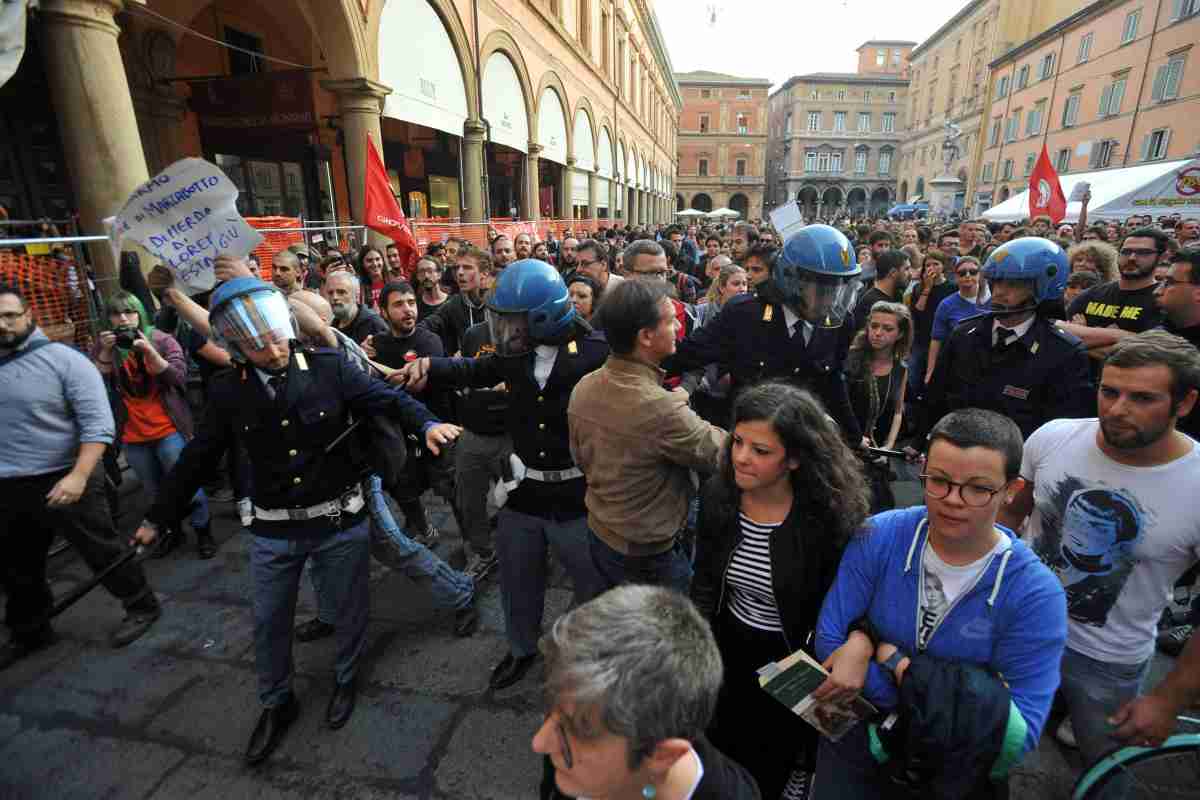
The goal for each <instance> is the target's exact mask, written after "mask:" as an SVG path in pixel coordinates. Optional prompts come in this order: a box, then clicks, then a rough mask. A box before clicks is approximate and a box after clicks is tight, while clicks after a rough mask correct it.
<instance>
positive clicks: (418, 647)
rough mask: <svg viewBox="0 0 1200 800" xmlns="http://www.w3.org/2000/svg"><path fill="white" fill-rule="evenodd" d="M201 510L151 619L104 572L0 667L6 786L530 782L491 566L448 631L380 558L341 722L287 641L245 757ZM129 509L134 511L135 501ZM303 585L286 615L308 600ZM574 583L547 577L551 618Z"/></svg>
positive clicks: (67, 792) (223, 791)
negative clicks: (476, 609)
mask: <svg viewBox="0 0 1200 800" xmlns="http://www.w3.org/2000/svg"><path fill="white" fill-rule="evenodd" d="M902 499H903V494H902ZM213 509H214V532H215V533H216V534H217V539H218V541H219V542H220V544H221V549H220V551H219V553H218V554H217V557H216V558H214V559H213V560H211V561H199V560H197V559H196V558H195V555H194V551H193V550H192V549H191V546H190V545H189V547H188V548H187V549H183V548H181V549H179V550H177V551H175V553H173V554H171V555H170V556H169V557H168V558H166V559H164V560H162V561H153V560H152V561H149V562H147V570H148V573H149V576H150V580H151V582H152V585H153V586H154V588H155V590H156V591H157V592H158V594H159V597H160V598H161V600H162V602H163V611H164V613H163V616H162V619H161V620H159V622H158V623H157V624H156V625H155V627H154V628H153V629H152V630H151V631H150V632H149V633H148V634H146V635H145V636H144V637H142V638H141V639H140V640H138V641H137V642H134V643H133V644H132V645H130V646H129V647H127V648H125V649H123V650H113V649H111V648H110V647H108V645H107V644H106V636H107V633H108V631H109V629H110V628H111V627H112V626H114V625H115V624H116V623H117V622H118V621H119V619H120V616H121V609H120V606H119V604H118V603H117V602H116V601H115V600H114V599H113V598H112V597H111V596H109V595H108V594H107V593H105V592H104V591H103V589H98V590H96V591H95V592H93V593H91V594H90V595H88V596H87V598H86V599H85V600H84V601H82V602H80V603H78V604H76V605H75V606H74V607H73V608H72V609H70V610H69V611H67V612H66V613H65V614H63V615H62V616H61V617H60V618H59V619H58V620H57V623H56V627H57V629H58V631H59V633H60V634H61V636H62V641H61V642H60V643H59V644H57V645H56V646H54V647H52V648H50V649H49V650H47V651H44V652H42V653H39V654H37V655H36V656H34V657H31V658H29V659H26V660H25V661H23V662H20V663H19V664H17V665H15V666H14V667H12V668H10V669H8V670H6V671H5V672H3V673H0V798H5V800H24V799H25V798H54V800H68V798H101V797H103V798H121V799H123V798H154V799H155V800H161V799H162V798H188V800H207V799H208V798H221V800H239V799H240V798H255V800H274V798H343V797H345V798H383V797H387V798H455V799H457V798H497V800H508V799H509V798H513V799H514V800H515V799H517V798H520V799H521V800H525V799H527V798H535V797H536V796H537V785H538V781H539V779H540V774H541V764H540V761H539V758H538V757H537V756H535V755H534V754H533V753H532V752H531V751H530V738H531V737H532V734H533V732H534V730H535V728H536V726H537V724H538V722H539V720H540V696H539V692H538V686H539V682H540V674H539V671H538V669H536V668H535V670H533V672H531V674H530V675H529V676H528V677H527V678H526V679H525V680H524V681H522V682H521V683H519V684H517V685H516V686H513V687H511V688H509V689H507V690H504V691H500V692H494V691H490V690H489V689H488V687H487V677H488V673H489V671H490V669H491V667H492V665H493V664H495V663H496V662H497V661H498V660H499V659H500V658H501V657H502V656H503V654H504V652H505V643H504V638H503V633H504V623H503V614H502V612H501V607H500V597H499V589H498V587H497V585H496V583H495V581H494V580H491V581H489V582H488V583H487V584H485V586H484V588H483V591H482V594H481V597H480V609H481V617H482V619H481V624H480V627H479V630H478V632H477V633H476V634H475V635H474V636H473V637H471V638H469V639H465V640H464V639H456V638H455V637H454V636H453V634H452V632H451V627H452V624H453V615H452V614H451V613H450V612H445V611H439V610H435V609H434V608H433V607H432V605H431V602H430V598H429V594H428V592H427V591H426V590H425V589H424V588H423V587H422V586H420V585H418V584H417V583H414V582H413V581H411V580H409V579H408V578H406V577H404V576H401V575H397V574H395V573H393V572H391V571H390V570H388V569H387V568H385V567H382V566H380V565H378V564H375V563H373V564H372V571H371V603H372V607H371V621H370V628H369V643H368V649H367V652H366V654H365V657H364V659H363V667H362V669H361V670H360V675H359V679H360V683H359V685H360V687H361V688H360V694H361V697H360V701H359V704H358V708H357V710H356V711H355V713H354V716H353V718H352V719H351V721H350V723H349V724H348V725H347V726H346V727H345V728H343V729H341V730H339V731H330V730H326V729H325V728H324V727H323V717H324V709H325V703H326V701H327V699H328V697H329V693H330V691H331V689H332V683H333V673H332V663H333V652H332V648H333V643H332V640H331V639H326V640H323V641H319V642H314V643H310V644H300V643H297V644H296V647H295V656H296V670H297V690H298V695H299V698H300V701H301V705H302V712H301V717H300V719H299V720H298V721H297V723H296V724H295V725H294V727H293V729H292V730H291V731H289V732H288V735H287V737H286V738H285V740H284V742H283V744H282V745H281V746H280V748H279V750H277V751H276V753H275V754H274V755H273V756H272V758H271V760H270V761H269V762H268V763H267V764H265V765H263V766H261V767H258V768H248V767H246V766H244V765H243V763H242V761H241V753H242V750H243V748H244V747H245V743H246V740H247V738H248V736H249V734H250V730H251V728H252V727H253V725H254V722H255V720H256V719H257V716H258V713H259V707H258V703H257V701H256V698H255V682H254V663H253V658H254V653H253V636H252V633H253V631H252V620H251V613H250V581H249V573H248V568H247V564H248V558H247V543H248V537H247V536H246V535H244V534H243V533H240V529H239V528H238V526H237V523H236V521H235V519H234V513H233V508H232V505H231V504H228V503H214V504H213ZM128 511H129V513H128V514H127V515H126V517H125V519H124V522H125V523H126V527H127V528H130V527H132V525H133V523H134V522H135V521H136V519H137V518H138V517H137V516H136V513H135V512H138V511H140V509H138V508H130V509H128ZM431 512H432V516H433V517H434V521H435V524H437V525H438V526H439V527H440V528H441V529H442V531H443V534H442V538H441V542H440V544H439V547H438V550H437V552H438V553H439V554H440V555H442V556H443V557H445V556H447V555H448V554H451V553H454V552H455V551H456V550H460V548H461V543H460V541H459V540H458V538H457V533H456V532H455V530H454V523H453V521H452V518H451V517H450V515H449V514H448V513H447V509H446V508H445V507H444V506H441V505H436V504H431ZM459 555H461V553H460V554H459ZM51 575H52V576H53V587H54V591H55V593H56V594H59V595H61V594H63V593H65V592H67V591H69V590H70V589H71V587H72V586H74V585H76V584H77V583H79V582H80V581H83V580H86V579H87V577H88V571H87V569H86V567H84V566H83V564H82V563H80V562H79V561H78V560H76V559H75V558H74V557H73V555H71V554H70V553H67V554H64V555H62V556H58V557H56V558H55V559H54V561H53V562H52V567H51ZM560 575H561V573H560ZM304 584H305V586H304V591H303V593H302V595H301V600H300V606H299V609H298V611H297V620H298V621H303V620H306V619H309V618H311V617H312V616H313V615H314V602H313V597H312V592H311V585H310V584H309V582H308V581H307V580H305V581H304ZM570 599H571V595H570V591H569V589H568V588H567V587H566V586H565V585H564V583H563V581H562V579H561V577H559V579H557V580H556V581H555V587H554V588H552V589H551V590H550V591H549V593H548V601H547V616H546V619H547V621H549V620H552V619H553V618H554V616H556V615H558V614H560V613H562V612H563V611H564V610H565V609H566V608H567V606H568V604H569V602H570ZM1048 730H1049V729H1048ZM1071 759H1072V755H1071V754H1070V753H1064V751H1063V749H1062V748H1060V747H1059V746H1058V745H1057V744H1056V743H1055V742H1053V741H1052V740H1051V738H1050V737H1049V736H1047V737H1046V739H1045V740H1044V741H1043V744H1042V747H1041V748H1040V750H1039V751H1038V752H1037V753H1035V754H1033V755H1032V756H1031V757H1030V758H1029V759H1027V760H1026V762H1025V764H1024V766H1022V768H1021V770H1020V772H1019V774H1018V775H1017V776H1016V778H1015V781H1014V786H1013V788H1014V793H1013V797H1019V798H1045V799H1046V800H1057V799H1058V798H1066V797H1067V796H1068V793H1069V788H1070V785H1071V781H1072V777H1073V774H1074V771H1075V768H1076V765H1075V764H1074V763H1073V762H1072V760H1071Z"/></svg>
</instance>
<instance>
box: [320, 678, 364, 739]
mask: <svg viewBox="0 0 1200 800" xmlns="http://www.w3.org/2000/svg"><path fill="white" fill-rule="evenodd" d="M357 700H358V686H357V684H356V683H355V681H354V679H353V678H351V679H350V682H349V683H336V684H334V686H333V697H330V698H329V707H328V708H327V709H325V723H326V724H327V725H329V727H330V728H332V729H333V730H335V731H336V730H337V729H338V728H340V727H342V726H343V725H345V724H346V723H347V722H349V721H350V715H351V714H353V713H354V705H355V703H356V702H357Z"/></svg>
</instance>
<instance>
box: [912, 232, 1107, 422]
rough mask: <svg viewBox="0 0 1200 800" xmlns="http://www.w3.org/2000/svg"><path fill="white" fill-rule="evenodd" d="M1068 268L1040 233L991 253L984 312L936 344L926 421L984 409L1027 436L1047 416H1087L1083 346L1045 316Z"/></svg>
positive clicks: (1055, 247) (1089, 394) (1089, 390)
mask: <svg viewBox="0 0 1200 800" xmlns="http://www.w3.org/2000/svg"><path fill="white" fill-rule="evenodd" d="M1068 269H1069V265H1068V262H1067V254H1066V253H1065V252H1063V249H1062V248H1061V247H1059V246H1058V245H1057V244H1055V243H1054V242H1051V241H1049V240H1046V239H1036V238H1033V237H1028V238H1025V239H1017V240H1015V241H1012V242H1009V243H1007V244H1002V245H1000V246H999V247H997V248H996V249H995V250H994V251H992V255H991V257H990V258H989V259H988V261H987V264H985V265H984V267H983V274H984V277H985V278H987V280H988V281H989V282H990V283H991V286H992V304H991V307H990V310H989V311H987V312H986V313H984V314H981V315H979V316H977V317H971V318H969V319H967V320H966V321H964V322H962V323H961V324H960V325H958V327H957V328H955V329H954V330H953V331H952V332H951V333H950V335H949V336H948V337H947V338H946V340H945V342H944V344H943V345H942V347H941V349H940V351H939V354H938V359H937V364H936V366H935V367H934V370H933V379H932V380H931V381H930V382H929V385H928V386H927V387H926V390H925V402H926V404H927V406H926V407H927V414H926V425H927V426H928V427H932V426H933V425H934V424H935V423H936V422H937V421H938V420H940V419H941V418H942V417H943V416H945V415H946V414H948V413H950V412H951V411H958V410H959V409H963V408H983V409H987V410H989V411H995V412H997V413H999V414H1003V415H1004V416H1006V417H1008V418H1009V419H1011V420H1012V421H1013V422H1015V423H1016V424H1017V427H1018V428H1020V429H1021V435H1022V436H1026V437H1028V436H1029V435H1030V434H1031V433H1033V432H1034V431H1035V430H1037V428H1039V427H1040V426H1042V425H1044V424H1045V423H1047V422H1049V421H1050V420H1054V419H1076V418H1080V417H1087V416H1091V408H1090V405H1091V397H1092V395H1093V392H1094V388H1093V384H1092V379H1091V373H1090V371H1089V369H1088V360H1087V355H1086V354H1085V353H1084V349H1083V344H1082V343H1081V342H1080V341H1079V339H1078V338H1076V337H1075V336H1072V335H1071V334H1069V333H1066V332H1064V331H1061V330H1059V329H1058V328H1056V327H1055V326H1054V321H1053V320H1052V319H1051V318H1050V317H1049V316H1048V315H1047V311H1048V309H1049V308H1050V307H1052V306H1053V304H1054V302H1055V301H1057V300H1059V299H1060V298H1061V297H1062V292H1063V288H1064V287H1065V286H1066V280H1067V270H1068ZM921 438H923V437H921Z"/></svg>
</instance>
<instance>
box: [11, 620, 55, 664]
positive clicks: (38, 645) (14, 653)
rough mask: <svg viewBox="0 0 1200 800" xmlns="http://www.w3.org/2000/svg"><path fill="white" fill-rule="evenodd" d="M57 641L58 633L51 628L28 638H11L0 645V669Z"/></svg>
mask: <svg viewBox="0 0 1200 800" xmlns="http://www.w3.org/2000/svg"><path fill="white" fill-rule="evenodd" d="M57 641H58V634H57V633H55V632H54V631H53V630H47V631H46V632H45V633H43V634H41V635H38V636H35V637H33V638H30V639H13V640H11V641H8V642H5V643H4V645H3V646H0V670H5V669H8V668H9V667H11V666H12V665H13V664H15V663H17V662H18V661H20V660H21V659H22V658H25V657H26V656H31V655H33V654H34V653H36V652H38V651H39V650H45V649H46V648H47V647H49V646H51V645H52V644H54V643H55V642H57Z"/></svg>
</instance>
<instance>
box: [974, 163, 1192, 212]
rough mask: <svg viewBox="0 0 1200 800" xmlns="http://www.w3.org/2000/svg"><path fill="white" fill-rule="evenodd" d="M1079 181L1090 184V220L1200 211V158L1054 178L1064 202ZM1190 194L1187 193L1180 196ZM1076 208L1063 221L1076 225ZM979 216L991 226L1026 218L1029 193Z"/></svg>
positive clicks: (1070, 204)
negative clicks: (1064, 198) (1189, 210)
mask: <svg viewBox="0 0 1200 800" xmlns="http://www.w3.org/2000/svg"><path fill="white" fill-rule="evenodd" d="M1080 182H1087V183H1089V184H1091V192H1092V199H1091V202H1090V203H1089V204H1088V219H1089V220H1093V219H1095V220H1099V219H1125V218H1127V217H1130V216H1133V215H1134V214H1150V215H1151V216H1160V215H1162V214H1174V213H1181V212H1183V213H1186V211H1187V209H1188V208H1189V207H1190V208H1192V209H1194V210H1196V211H1200V159H1182V160H1177V161H1154V162H1151V163H1149V164H1138V165H1137V166H1133V167H1120V168H1118V169H1103V170H1097V171H1095V172H1076V173H1072V174H1069V175H1060V176H1059V178H1058V183H1059V185H1060V186H1061V187H1062V191H1063V195H1064V196H1065V197H1067V198H1068V200H1070V197H1071V193H1072V192H1073V191H1075V185H1076V184H1078V183H1080ZM1180 189H1183V192H1180V191H1179V190H1180ZM1189 191H1190V192H1192V194H1191V195H1188V194H1186V193H1184V192H1189ZM1079 207H1080V204H1079V203H1078V202H1068V203H1067V215H1066V217H1064V218H1063V222H1078V221H1079ZM983 216H984V219H987V220H989V221H991V222H1017V221H1019V220H1023V219H1028V218H1029V190H1028V189H1026V190H1025V191H1023V192H1019V193H1017V194H1015V195H1013V196H1012V197H1010V198H1008V199H1007V200H1005V201H1004V202H1003V203H1000V204H999V205H996V206H993V207H992V208H989V209H988V210H987V211H985V212H983Z"/></svg>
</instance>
